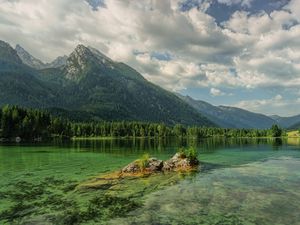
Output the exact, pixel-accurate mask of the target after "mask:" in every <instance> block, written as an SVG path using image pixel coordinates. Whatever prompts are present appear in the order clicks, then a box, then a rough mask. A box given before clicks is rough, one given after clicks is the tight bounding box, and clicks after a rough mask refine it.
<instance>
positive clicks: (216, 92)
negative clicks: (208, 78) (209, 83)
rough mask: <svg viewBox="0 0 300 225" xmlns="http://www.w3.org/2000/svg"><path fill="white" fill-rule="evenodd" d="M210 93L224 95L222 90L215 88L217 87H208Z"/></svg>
mask: <svg viewBox="0 0 300 225" xmlns="http://www.w3.org/2000/svg"><path fill="white" fill-rule="evenodd" d="M210 94H211V95H212V96H214V97H216V96H223V95H225V93H224V92H222V91H221V90H219V89H217V88H211V89H210Z"/></svg>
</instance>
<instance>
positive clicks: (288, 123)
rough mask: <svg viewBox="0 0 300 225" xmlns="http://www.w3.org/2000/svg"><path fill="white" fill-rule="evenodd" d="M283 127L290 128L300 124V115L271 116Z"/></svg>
mask: <svg viewBox="0 0 300 225" xmlns="http://www.w3.org/2000/svg"><path fill="white" fill-rule="evenodd" d="M271 118H272V119H274V120H275V121H276V122H277V123H278V124H279V125H280V126H281V127H284V128H289V127H294V126H297V124H300V115H297V116H291V117H280V116H276V115H274V116H271ZM299 127H300V126H299Z"/></svg>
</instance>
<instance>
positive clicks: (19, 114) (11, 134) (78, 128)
mask: <svg viewBox="0 0 300 225" xmlns="http://www.w3.org/2000/svg"><path fill="white" fill-rule="evenodd" d="M284 134H285V132H284V131H283V130H282V129H281V128H280V127H279V126H277V125H273V126H272V127H271V128H270V129H265V130H261V129H232V128H231V129H227V128H216V127H197V126H183V125H180V124H177V125H175V126H168V125H166V124H164V123H152V122H137V121H94V122H84V123H82V122H76V121H71V120H69V119H66V118H61V117H55V116H52V115H51V114H50V113H49V112H47V111H44V110H38V109H25V108H21V107H18V106H4V107H3V108H2V109H1V110H0V138H1V139H2V140H11V139H14V138H16V137H19V138H21V139H23V140H41V139H46V138H53V137H61V138H73V137H87V138H88V137H133V138H134V137H157V138H164V137H170V136H175V137H191V138H207V137H215V136H218V137H281V136H283V135H284Z"/></svg>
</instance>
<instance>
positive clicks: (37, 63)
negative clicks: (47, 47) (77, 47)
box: [15, 44, 68, 70]
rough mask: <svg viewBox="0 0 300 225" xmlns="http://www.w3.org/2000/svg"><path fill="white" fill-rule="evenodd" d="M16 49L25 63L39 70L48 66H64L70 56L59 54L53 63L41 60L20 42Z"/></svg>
mask: <svg viewBox="0 0 300 225" xmlns="http://www.w3.org/2000/svg"><path fill="white" fill-rule="evenodd" d="M15 50H16V52H17V54H18V56H19V57H20V59H21V60H22V62H23V63H24V64H26V65H28V66H30V67H31V68H34V69H37V70H41V69H46V68H58V67H61V66H64V65H65V64H66V61H67V58H68V57H67V56H59V57H57V58H56V59H55V60H53V61H52V62H51V63H43V62H42V61H41V60H39V59H37V58H35V57H34V56H32V55H31V54H30V53H29V52H27V51H26V50H25V49H24V48H23V47H21V46H20V45H18V44H17V45H16V48H15Z"/></svg>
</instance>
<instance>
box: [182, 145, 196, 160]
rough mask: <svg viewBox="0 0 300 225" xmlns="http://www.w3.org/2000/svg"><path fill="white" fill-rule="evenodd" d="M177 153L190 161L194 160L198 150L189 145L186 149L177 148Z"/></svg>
mask: <svg viewBox="0 0 300 225" xmlns="http://www.w3.org/2000/svg"><path fill="white" fill-rule="evenodd" d="M177 153H179V154H180V158H187V159H189V160H190V161H195V160H197V157H198V151H197V149H196V148H194V147H189V148H188V149H184V148H179V149H178V151H177Z"/></svg>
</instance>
